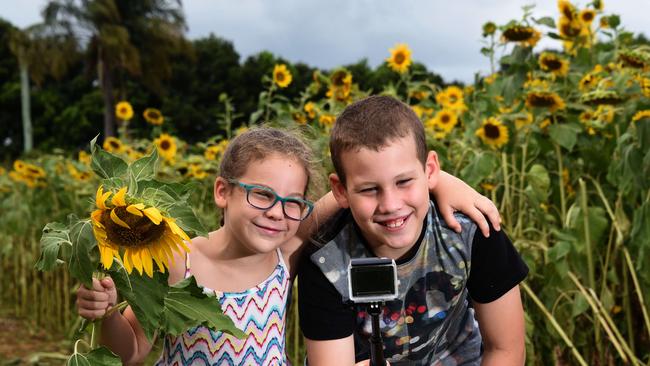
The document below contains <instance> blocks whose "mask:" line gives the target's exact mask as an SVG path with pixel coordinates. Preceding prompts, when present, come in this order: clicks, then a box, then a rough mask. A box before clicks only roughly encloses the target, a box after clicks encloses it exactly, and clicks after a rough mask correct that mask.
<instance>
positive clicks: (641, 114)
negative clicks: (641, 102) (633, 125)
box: [632, 109, 650, 122]
mask: <svg viewBox="0 0 650 366" xmlns="http://www.w3.org/2000/svg"><path fill="white" fill-rule="evenodd" d="M644 118H646V119H647V118H650V109H645V110H642V111H638V112H636V113H635V114H634V116H633V117H632V122H637V121H640V120H642V119H644Z"/></svg>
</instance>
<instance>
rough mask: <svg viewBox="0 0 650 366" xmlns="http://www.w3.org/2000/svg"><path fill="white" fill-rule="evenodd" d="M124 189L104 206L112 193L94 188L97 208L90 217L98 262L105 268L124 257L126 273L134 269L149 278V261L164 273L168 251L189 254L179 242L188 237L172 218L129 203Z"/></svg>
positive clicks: (137, 204) (170, 255)
mask: <svg viewBox="0 0 650 366" xmlns="http://www.w3.org/2000/svg"><path fill="white" fill-rule="evenodd" d="M126 190H127V187H122V188H121V189H120V190H119V191H117V193H114V194H113V197H112V199H111V201H110V204H107V202H106V200H107V199H108V197H109V196H111V193H112V192H104V190H103V188H102V186H100V187H99V188H98V189H97V194H96V196H95V204H96V205H97V209H96V210H95V211H93V212H92V214H91V215H90V217H91V221H92V225H93V233H94V235H95V238H96V239H97V244H98V245H97V246H98V248H99V253H100V257H101V263H102V265H103V266H104V268H106V269H109V268H111V265H112V264H113V259H114V258H117V259H118V260H119V261H122V258H124V261H123V263H124V267H125V268H126V270H127V272H128V273H129V274H130V273H131V272H133V268H135V269H137V270H138V272H140V274H142V272H143V271H144V273H146V274H147V275H148V276H149V277H153V262H154V261H155V262H156V265H157V266H158V270H159V271H160V272H165V267H167V268H168V269H169V267H170V264H169V263H170V262H172V263H173V261H174V255H173V254H172V250H174V251H176V252H177V253H180V248H182V249H184V250H185V251H187V252H189V248H188V247H187V246H186V245H185V243H184V242H183V241H184V240H186V241H189V240H190V238H189V237H188V236H187V234H185V232H184V231H183V229H181V228H180V227H179V226H178V225H177V224H176V222H175V220H174V219H173V218H171V217H166V216H164V215H163V213H162V212H160V210H159V209H157V208H156V207H152V206H150V207H146V206H145V204H144V203H139V202H130V201H132V200H131V199H127V197H126ZM127 202H129V203H127ZM120 252H122V253H121V255H120Z"/></svg>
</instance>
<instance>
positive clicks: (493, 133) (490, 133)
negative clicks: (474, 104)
mask: <svg viewBox="0 0 650 366" xmlns="http://www.w3.org/2000/svg"><path fill="white" fill-rule="evenodd" d="M483 128H484V129H485V136H487V137H489V138H491V139H495V140H496V139H498V138H499V135H500V133H499V127H497V126H495V125H491V124H487V125H485V127H483Z"/></svg>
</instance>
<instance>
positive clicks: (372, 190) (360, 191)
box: [359, 187, 377, 193]
mask: <svg viewBox="0 0 650 366" xmlns="http://www.w3.org/2000/svg"><path fill="white" fill-rule="evenodd" d="M376 190H377V187H368V188H362V189H360V190H359V193H373V192H375V191H376Z"/></svg>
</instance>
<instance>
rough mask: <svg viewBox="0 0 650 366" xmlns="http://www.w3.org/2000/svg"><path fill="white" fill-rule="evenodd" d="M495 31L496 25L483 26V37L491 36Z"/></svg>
mask: <svg viewBox="0 0 650 366" xmlns="http://www.w3.org/2000/svg"><path fill="white" fill-rule="evenodd" d="M496 31H497V25H496V24H494V23H493V22H487V23H485V24H483V37H487V36H491V35H493V34H494V32H496Z"/></svg>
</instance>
